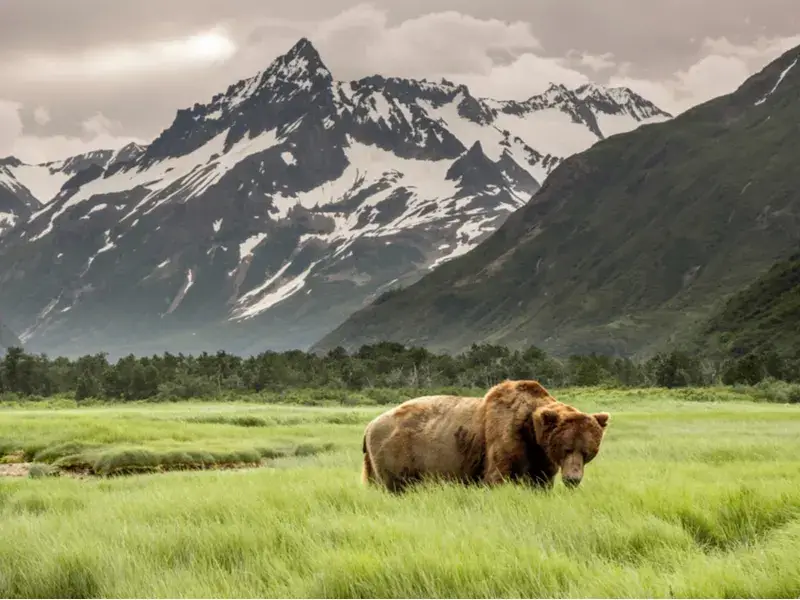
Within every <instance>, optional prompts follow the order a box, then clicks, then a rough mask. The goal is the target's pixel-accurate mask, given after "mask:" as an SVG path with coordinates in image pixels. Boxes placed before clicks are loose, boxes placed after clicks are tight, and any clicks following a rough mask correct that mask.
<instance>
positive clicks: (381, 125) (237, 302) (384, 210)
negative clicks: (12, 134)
mask: <svg viewBox="0 0 800 600" xmlns="http://www.w3.org/2000/svg"><path fill="white" fill-rule="evenodd" d="M670 118H671V115H669V114H668V113H666V112H664V111H662V110H661V109H659V108H658V107H656V106H655V105H653V104H652V103H651V102H649V101H647V100H645V99H644V98H641V97H640V96H638V95H636V94H635V93H634V92H632V91H631V90H629V89H626V88H612V89H609V88H602V87H599V86H593V85H587V86H582V87H579V88H577V89H574V90H570V89H567V88H565V87H564V86H560V85H552V86H551V87H550V88H549V89H547V90H546V91H545V92H544V93H542V94H539V95H537V96H534V97H532V98H530V99H528V100H526V101H524V102H519V101H502V100H495V99H485V98H477V97H475V96H473V95H472V94H471V92H470V90H469V89H468V88H467V87H466V86H464V85H457V84H455V83H452V82H449V81H446V80H443V81H440V82H437V83H433V82H429V81H426V80H421V81H418V80H411V79H400V78H391V77H383V76H379V75H375V76H371V77H366V78H363V79H361V80H358V81H352V82H342V81H337V80H335V79H334V78H333V76H332V74H331V72H330V71H329V70H328V68H327V67H326V66H325V64H324V62H323V61H322V58H321V57H320V55H319V53H318V52H317V50H316V49H315V48H314V46H313V44H312V43H311V42H310V41H309V40H308V39H305V38H304V39H301V40H300V41H299V42H298V43H297V44H296V45H295V46H294V47H293V48H291V49H290V51H289V52H288V53H287V54H285V55H283V56H280V57H278V58H277V59H276V60H275V61H273V62H272V64H270V65H269V66H268V67H267V68H266V69H265V70H263V71H261V72H259V73H257V74H255V75H254V76H253V77H251V78H249V79H245V80H242V81H239V82H238V83H235V84H233V85H231V86H229V87H228V89H227V90H225V91H224V92H221V93H219V94H217V95H215V96H214V97H213V98H211V100H210V101H209V102H208V103H205V104H200V103H197V104H195V105H194V106H192V107H190V108H186V109H181V110H178V112H177V114H176V116H175V119H174V120H173V122H172V124H171V125H170V126H169V127H167V128H166V129H165V130H164V131H162V132H161V134H160V135H159V136H157V137H156V138H155V139H154V140H153V141H152V142H151V143H150V144H149V145H147V146H146V147H138V146H132V147H127V148H125V149H123V150H121V151H119V152H110V151H98V152H96V153H92V154H91V155H86V156H82V157H75V158H73V159H68V160H66V161H63V162H61V163H52V164H49V165H33V166H32V165H23V164H22V163H20V161H17V160H16V159H13V158H10V159H5V162H4V163H0V164H3V165H4V166H3V167H0V215H1V214H5V215H6V216H5V221H4V222H5V223H6V226H5V231H4V233H2V232H0V236H2V237H0V286H2V289H3V294H2V296H1V297H0V313H1V314H4V315H5V316H6V318H7V320H8V321H9V324H10V325H11V326H12V327H14V328H15V330H17V331H18V332H20V335H21V338H22V340H23V341H24V342H25V344H26V347H28V348H30V349H31V351H44V352H47V353H48V354H61V355H67V356H72V355H75V354H80V353H84V352H96V351H106V352H109V354H110V355H112V356H119V355H121V354H125V353H128V352H135V353H142V352H145V353H150V352H161V351H164V350H169V351H184V352H198V351H202V350H208V351H214V350H216V349H220V348H224V349H226V350H228V351H232V352H240V353H247V352H251V351H262V350H264V349H275V350H281V349H287V348H304V347H308V346H309V345H310V344H311V343H313V342H314V341H316V340H317V339H319V338H320V337H321V336H322V335H323V334H324V333H326V332H327V331H330V330H331V329H333V328H334V327H335V326H336V325H338V324H339V323H341V322H342V321H343V320H344V319H345V318H347V317H348V315H350V314H351V313H352V312H353V311H355V310H358V309H360V308H362V307H363V306H365V305H366V304H368V303H369V302H370V301H372V300H373V299H375V298H376V297H378V296H379V295H381V294H382V293H384V292H385V291H387V290H391V289H393V288H394V287H396V286H406V285H409V284H410V283H413V282H414V281H416V280H417V279H419V278H420V277H421V276H422V275H424V274H425V273H426V272H429V271H431V270H432V269H435V268H437V267H438V266H439V265H442V264H444V263H446V262H448V261H450V260H452V259H454V258H455V257H457V256H460V255H463V254H465V253H466V252H468V251H469V250H471V249H472V248H474V247H475V246H476V245H477V244H478V243H480V242H481V241H482V240H483V239H485V238H486V236H488V235H489V234H491V233H492V232H493V231H495V230H496V229H497V228H498V227H499V226H500V225H501V224H502V223H503V222H504V221H505V219H506V218H507V217H508V216H509V215H510V214H512V213H513V212H514V211H516V210H518V209H519V208H521V207H523V206H525V204H526V203H527V202H528V200H529V199H530V197H531V195H532V194H534V193H535V192H536V191H537V190H538V189H539V188H540V186H541V184H542V183H543V182H544V181H545V180H546V179H547V178H548V176H549V174H550V173H551V172H552V171H553V169H554V168H556V167H557V166H558V165H559V164H561V163H562V162H563V161H564V159H565V158H566V157H568V156H570V155H571V154H573V153H575V152H579V151H581V150H584V149H586V148H588V147H589V146H591V145H592V144H594V143H595V142H597V141H598V140H603V139H606V138H608V137H610V136H614V135H616V134H618V133H621V132H624V131H628V130H631V129H634V128H636V127H638V126H640V125H642V124H648V123H656V122H660V121H665V120H668V119H670ZM79 167H80V168H79ZM2 219H3V217H0V222H3V220H2Z"/></svg>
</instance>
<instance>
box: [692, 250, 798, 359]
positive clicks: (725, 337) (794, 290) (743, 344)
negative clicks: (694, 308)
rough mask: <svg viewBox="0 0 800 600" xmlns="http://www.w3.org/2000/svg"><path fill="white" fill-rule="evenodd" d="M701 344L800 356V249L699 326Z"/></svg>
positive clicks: (731, 351) (731, 350)
mask: <svg viewBox="0 0 800 600" xmlns="http://www.w3.org/2000/svg"><path fill="white" fill-rule="evenodd" d="M698 345H699V346H700V347H703V348H708V349H712V350H721V351H724V352H725V353H726V354H736V355H743V354H748V353H750V352H760V351H769V350H773V349H775V350H777V351H778V352H779V353H780V354H782V355H784V356H790V357H798V358H800V252H798V253H796V254H794V255H792V256H790V257H789V258H788V259H787V260H783V261H780V262H778V263H777V264H775V265H774V266H773V267H772V268H771V269H770V270H769V271H767V272H766V273H764V275H763V276H761V277H759V278H758V279H757V280H756V281H755V282H753V283H752V284H750V285H749V286H747V287H746V288H745V289H744V290H742V291H741V292H739V293H738V294H735V295H734V296H732V297H731V298H730V299H729V300H728V301H727V302H726V303H725V304H724V306H723V307H722V308H721V309H720V310H719V311H718V312H717V313H715V314H714V315H712V317H711V318H710V319H709V320H708V322H707V323H706V324H705V326H704V327H702V328H701V329H700V330H699V335H698Z"/></svg>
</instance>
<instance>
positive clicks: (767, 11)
mask: <svg viewBox="0 0 800 600" xmlns="http://www.w3.org/2000/svg"><path fill="white" fill-rule="evenodd" d="M301 36H306V37H309V38H310V39H311V40H312V42H313V43H314V45H315V46H316V47H317V48H318V49H319V51H320V53H321V54H322V58H323V60H324V61H325V63H326V64H327V65H328V67H329V68H330V69H331V71H332V72H333V74H334V77H336V78H337V79H345V80H349V79H354V78H358V77H363V76H366V75H371V74H375V73H380V74H383V75H395V76H407V77H416V78H422V77H428V78H437V79H438V78H440V77H447V78H448V79H451V80H453V81H457V82H463V83H466V84H468V85H469V86H470V87H471V89H472V90H473V93H475V94H477V95H482V96H491V97H495V98H501V99H512V98H514V99H522V98H527V97H529V96H530V95H532V94H534V93H537V92H539V91H542V90H543V89H545V88H546V87H547V86H548V85H549V83H550V82H556V83H564V84H567V85H577V84H580V83H583V82H586V81H593V82H596V83H600V84H611V85H627V86H629V87H631V88H632V89H633V90H634V91H636V92H638V93H640V94H642V95H643V96H645V97H646V98H648V99H649V100H651V101H653V102H655V103H656V104H658V105H659V106H661V107H662V108H664V109H665V110H668V111H670V112H673V113H678V112H680V111H682V110H685V109H686V108H688V107H689V106H692V105H694V104H696V103H698V102H702V101H705V100H707V99H709V98H712V97H714V96H718V95H720V94H724V93H727V92H730V91H733V90H734V89H735V88H736V87H738V85H739V84H740V83H741V82H742V81H743V80H744V79H745V78H746V77H748V76H749V75H750V74H752V73H754V72H756V71H758V70H759V69H761V68H762V67H763V66H764V65H765V64H767V63H768V62H770V61H771V60H773V59H774V58H776V57H777V56H779V55H780V54H782V53H783V52H785V51H786V50H788V49H790V48H792V47H795V46H800V10H798V0H661V1H659V2H655V1H653V0H374V1H373V2H370V3H359V2H355V1H353V0H294V1H287V0H279V1H278V0H137V1H136V2H125V1H122V0H0V82H2V84H1V85H0V157H1V156H5V155H9V154H14V155H16V156H18V157H19V158H22V159H23V160H26V161H29V162H37V161H42V160H52V159H57V158H62V157H65V156H68V155H72V154H76V153H78V152H82V151H85V150H88V149H94V148H99V147H118V146H120V145H123V144H125V143H127V142H128V141H131V140H136V141H140V142H147V141H149V140H151V139H152V138H154V137H155V136H156V135H157V134H158V133H159V132H160V131H161V130H162V129H164V128H165V127H167V126H168V125H169V124H170V122H171V121H172V119H173V117H174V115H175V111H176V110H177V109H178V108H181V107H187V106H191V105H192V104H193V103H194V102H205V101H207V100H209V99H210V98H211V96H213V95H214V94H215V93H216V92H219V91H224V89H225V88H226V87H227V86H228V85H229V84H231V83H234V82H235V81H237V80H239V79H241V78H243V77H248V76H251V75H253V74H255V73H256V72H257V71H259V70H261V69H263V68H265V67H266V66H267V65H268V64H269V63H270V62H271V61H272V60H273V59H274V58H275V57H276V56H278V55H279V54H282V53H284V52H286V51H287V50H288V49H289V48H290V47H291V46H292V45H293V44H294V43H295V42H296V41H297V40H298V39H299V38H300V37H301Z"/></svg>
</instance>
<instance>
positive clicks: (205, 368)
mask: <svg viewBox="0 0 800 600" xmlns="http://www.w3.org/2000/svg"><path fill="white" fill-rule="evenodd" d="M506 378H508V379H528V378H530V379H538V380H539V381H541V382H542V383H543V384H544V385H545V386H549V387H553V388H559V387H567V386H608V387H619V388H625V387H666V388H680V387H702V386H709V385H718V384H724V385H735V384H743V385H751V386H752V385H756V384H758V383H759V382H763V381H768V380H781V381H784V382H800V362H798V361H791V360H789V359H786V358H782V357H781V356H779V355H778V354H777V353H775V352H770V351H759V352H753V353H750V354H747V355H745V356H741V357H731V358H725V359H711V358H707V357H703V356H699V355H692V354H689V353H686V352H682V351H678V350H675V351H671V352H665V353H661V354H658V355H656V356H654V357H652V358H651V359H649V360H647V361H641V362H635V361H633V360H629V359H622V358H611V357H606V356H598V355H589V356H570V357H569V358H566V359H558V358H554V357H552V356H548V355H547V354H546V353H545V352H543V351H542V350H540V349H538V348H535V347H532V348H528V349H527V350H522V351H520V350H510V349H508V348H506V347H503V346H495V345H488V344H483V345H473V346H472V347H471V348H470V349H469V350H467V351H466V352H463V353H461V354H458V355H455V356H454V355H448V354H435V353H432V352H430V351H428V350H426V349H424V348H407V347H404V346H402V345H400V344H394V343H381V344H376V345H371V346H363V347H362V348H361V349H359V350H358V351H356V352H354V353H348V352H346V351H345V350H344V349H342V348H337V349H334V350H332V351H330V352H328V353H327V354H324V355H315V354H311V353H307V352H303V351H289V352H264V353H262V354H259V355H257V356H252V357H247V358H243V357H239V356H235V355H232V354H228V353H226V352H217V353H216V354H208V353H202V354H200V355H197V356H186V355H183V354H170V353H165V354H162V355H160V356H149V357H138V358H137V357H134V356H127V357H124V358H121V359H119V360H118V361H116V362H115V363H111V362H109V361H108V360H107V358H106V355H105V354H96V355H91V356H83V357H81V358H78V359H74V360H70V359H67V358H63V357H61V358H48V357H47V356H44V355H34V354H28V353H25V352H24V351H23V350H22V349H20V348H10V349H8V350H7V351H6V353H5V356H3V357H2V359H1V360H0V400H13V399H25V398H27V399H35V398H48V397H53V396H70V397H72V398H74V399H75V400H77V401H81V400H85V399H98V400H114V401H132V400H181V399H189V398H215V399H220V400H225V399H236V397H238V396H243V395H251V394H254V393H261V394H264V395H265V398H266V397H267V396H270V397H273V398H274V397H277V398H287V397H288V396H291V395H292V391H293V390H299V389H303V390H309V389H311V390H318V391H320V393H316V394H313V396H314V397H315V398H323V399H328V400H331V401H334V402H336V401H339V402H341V403H347V402H348V397H349V396H348V394H352V393H354V392H362V396H366V397H368V398H371V399H372V400H373V401H375V402H377V403H388V402H393V401H395V399H396V398H397V394H392V393H388V392H387V393H386V394H384V393H383V392H382V391H381V390H384V391H388V390H399V389H403V390H409V389H440V390H442V389H454V390H455V389H462V390H464V389H475V388H483V389H485V388H488V387H490V386H492V385H494V384H495V383H497V382H499V381H502V380H503V379H506ZM793 387H798V388H800V386H793ZM323 392H324V393H323ZM287 394H288V396H287ZM796 401H799V402H800V398H797V400H796Z"/></svg>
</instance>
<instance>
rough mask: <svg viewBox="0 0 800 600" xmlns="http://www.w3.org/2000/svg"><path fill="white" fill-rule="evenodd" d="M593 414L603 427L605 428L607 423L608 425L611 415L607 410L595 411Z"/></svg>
mask: <svg viewBox="0 0 800 600" xmlns="http://www.w3.org/2000/svg"><path fill="white" fill-rule="evenodd" d="M592 416H593V417H594V420H595V421H597V423H598V424H599V425H600V427H602V428H603V429H605V427H606V425H608V420H609V419H610V418H611V415H609V414H608V413H605V412H601V413H595V414H593V415H592Z"/></svg>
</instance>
